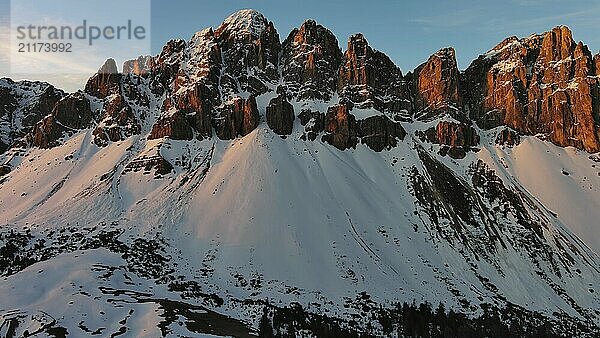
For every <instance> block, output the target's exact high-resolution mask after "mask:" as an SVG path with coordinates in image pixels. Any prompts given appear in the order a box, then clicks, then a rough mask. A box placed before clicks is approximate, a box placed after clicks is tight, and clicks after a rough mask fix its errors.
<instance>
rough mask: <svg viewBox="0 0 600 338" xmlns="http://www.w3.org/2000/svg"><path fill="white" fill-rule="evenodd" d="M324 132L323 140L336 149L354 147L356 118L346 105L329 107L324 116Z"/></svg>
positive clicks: (356, 140)
mask: <svg viewBox="0 0 600 338" xmlns="http://www.w3.org/2000/svg"><path fill="white" fill-rule="evenodd" d="M325 132H326V134H325V135H323V141H325V142H328V143H330V144H331V145H333V146H335V147H336V148H338V149H341V150H344V149H348V148H354V147H356V144H357V143H358V139H357V135H356V119H355V118H354V115H352V114H350V112H349V110H348V107H347V106H346V105H343V104H340V105H336V106H333V107H329V109H328V110H327V115H326V116H325Z"/></svg>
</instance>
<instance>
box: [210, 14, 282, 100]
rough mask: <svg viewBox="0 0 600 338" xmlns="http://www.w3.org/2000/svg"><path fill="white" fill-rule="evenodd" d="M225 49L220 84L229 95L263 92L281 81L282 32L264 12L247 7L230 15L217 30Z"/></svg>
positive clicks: (220, 44)
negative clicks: (280, 32) (270, 85)
mask: <svg viewBox="0 0 600 338" xmlns="http://www.w3.org/2000/svg"><path fill="white" fill-rule="evenodd" d="M214 35H215V38H216V41H217V43H218V44H219V46H220V48H221V50H222V60H223V65H222V67H223V69H224V72H223V74H224V75H223V77H222V78H221V86H222V87H223V91H224V92H225V95H226V96H227V97H233V96H235V95H236V94H238V93H243V92H248V93H250V94H252V95H260V94H263V93H265V92H268V91H269V90H270V88H269V86H268V83H271V84H275V83H276V82H277V81H278V80H279V69H278V64H279V54H280V51H281V42H280V40H279V34H278V33H277V30H276V29H275V27H274V26H273V23H272V22H270V21H268V20H267V19H266V18H265V17H264V16H263V15H262V14H260V13H259V12H257V11H255V10H251V9H245V10H241V11H239V12H236V13H234V14H232V15H230V16H229V17H228V18H227V19H225V21H223V23H222V24H221V25H220V26H219V27H218V28H217V29H216V30H215V32H214Z"/></svg>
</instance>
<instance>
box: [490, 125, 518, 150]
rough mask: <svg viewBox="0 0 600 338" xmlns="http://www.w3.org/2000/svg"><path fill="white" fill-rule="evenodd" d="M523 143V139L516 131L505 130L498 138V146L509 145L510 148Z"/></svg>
mask: <svg viewBox="0 0 600 338" xmlns="http://www.w3.org/2000/svg"><path fill="white" fill-rule="evenodd" d="M520 142H521V137H520V136H519V133H517V132H516V131H514V130H512V129H509V128H504V129H502V130H501V131H500V132H499V133H498V135H497V136H496V144H498V145H507V146H509V147H512V146H516V145H518V144H519V143H520Z"/></svg>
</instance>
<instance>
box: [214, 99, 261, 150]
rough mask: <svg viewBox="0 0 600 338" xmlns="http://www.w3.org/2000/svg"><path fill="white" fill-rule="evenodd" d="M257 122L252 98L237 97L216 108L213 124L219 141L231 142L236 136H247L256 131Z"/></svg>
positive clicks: (254, 102)
mask: <svg viewBox="0 0 600 338" xmlns="http://www.w3.org/2000/svg"><path fill="white" fill-rule="evenodd" d="M259 120H260V116H259V114H258V108H257V106H256V99H255V98H254V96H250V97H249V98H248V99H243V98H241V97H239V96H237V97H234V98H233V99H232V100H231V101H230V102H229V103H226V104H224V105H223V106H222V107H219V108H218V111H217V116H216V117H215V119H214V120H213V124H214V128H215V132H216V134H217V137H219V138H220V139H221V140H232V139H234V138H236V137H237V136H246V135H248V134H249V133H250V132H252V131H253V130H254V129H256V127H257V126H258V123H259Z"/></svg>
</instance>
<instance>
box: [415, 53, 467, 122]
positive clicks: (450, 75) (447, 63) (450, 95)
mask: <svg viewBox="0 0 600 338" xmlns="http://www.w3.org/2000/svg"><path fill="white" fill-rule="evenodd" d="M459 75H460V73H459V71H458V67H457V65H456V56H455V52H454V49H452V48H445V49H442V50H440V51H438V52H437V53H435V54H434V55H432V56H431V57H430V58H429V60H427V62H426V63H424V64H422V65H421V66H419V67H418V68H417V69H416V70H415V78H416V79H415V82H416V83H414V84H413V87H414V91H415V102H414V105H415V111H416V114H417V118H419V119H429V118H432V117H435V116H438V115H444V114H445V113H450V114H451V115H452V116H454V117H456V118H459V119H461V120H462V119H463V118H462V116H459V115H460V113H459V110H460V107H461V105H462V100H461V96H460V90H459V88H460V87H459Z"/></svg>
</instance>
